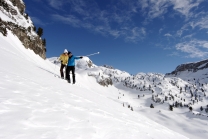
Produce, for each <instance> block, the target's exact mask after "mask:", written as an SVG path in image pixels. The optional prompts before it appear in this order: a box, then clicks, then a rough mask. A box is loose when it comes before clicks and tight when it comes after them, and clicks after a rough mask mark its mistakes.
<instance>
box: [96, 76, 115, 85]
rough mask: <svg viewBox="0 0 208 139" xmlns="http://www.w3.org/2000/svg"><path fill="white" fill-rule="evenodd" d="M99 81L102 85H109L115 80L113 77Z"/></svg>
mask: <svg viewBox="0 0 208 139" xmlns="http://www.w3.org/2000/svg"><path fill="white" fill-rule="evenodd" d="M98 83H99V84H100V85H102V86H107V87H108V85H113V81H112V80H111V78H105V79H102V80H100V81H99V82H98Z"/></svg>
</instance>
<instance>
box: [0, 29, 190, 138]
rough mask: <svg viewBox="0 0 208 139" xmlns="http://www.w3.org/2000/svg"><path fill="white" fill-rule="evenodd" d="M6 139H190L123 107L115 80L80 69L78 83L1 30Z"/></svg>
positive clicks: (0, 109) (0, 128)
mask: <svg viewBox="0 0 208 139" xmlns="http://www.w3.org/2000/svg"><path fill="white" fill-rule="evenodd" d="M0 42H1V45H0V64H1V67H0V76H1V78H0V138H1V139H14V138H15V139H28V138H30V139H38V138H44V139H77V138H79V139H80V138H83V139H115V138H119V139H134V138H135V139H136V138H145V139H148V138H151V139H152V138H155V139H163V138H164V139H175V138H180V139H185V138H186V137H185V136H183V135H180V134H178V133H176V132H174V131H172V130H170V129H168V128H166V127H164V126H162V125H159V124H158V123H156V122H154V121H152V120H150V119H148V118H146V117H144V116H142V115H141V114H139V113H137V112H135V111H131V110H130V109H128V108H126V107H123V105H122V101H120V100H118V99H117V96H118V94H119V90H118V89H117V88H116V87H114V86H109V87H103V86H101V85H99V84H97V82H96V79H95V78H94V77H90V76H88V71H86V70H84V69H78V70H77V71H76V72H77V74H76V78H77V84H76V85H71V84H68V83H67V82H66V81H65V80H61V79H59V78H56V77H54V74H59V67H58V66H55V65H54V64H52V63H51V62H50V61H48V60H43V59H42V58H40V57H39V56H38V55H35V54H34V53H33V52H32V51H31V50H26V49H25V48H24V46H22V44H21V42H20V41H19V40H18V38H17V37H15V36H13V35H12V33H11V32H10V31H8V36H7V37H3V36H2V34H0Z"/></svg>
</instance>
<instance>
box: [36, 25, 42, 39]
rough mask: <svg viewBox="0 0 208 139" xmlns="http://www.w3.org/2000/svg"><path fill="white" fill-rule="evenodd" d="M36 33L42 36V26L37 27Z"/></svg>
mask: <svg viewBox="0 0 208 139" xmlns="http://www.w3.org/2000/svg"><path fill="white" fill-rule="evenodd" d="M37 34H38V36H40V37H41V36H42V35H43V29H42V28H40V27H39V28H38V31H37Z"/></svg>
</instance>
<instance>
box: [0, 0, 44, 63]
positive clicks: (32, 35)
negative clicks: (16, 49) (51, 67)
mask: <svg viewBox="0 0 208 139" xmlns="http://www.w3.org/2000/svg"><path fill="white" fill-rule="evenodd" d="M10 1H11V3H12V4H13V5H10V4H11V3H7V2H6V1H5V0H0V10H1V11H2V13H4V14H5V15H6V16H8V17H9V18H10V19H12V21H13V22H10V21H3V20H2V19H1V18H0V33H2V34H3V35H4V36H6V35H7V30H10V31H11V32H12V33H13V34H14V35H16V36H17V37H18V38H19V40H20V41H21V42H22V44H23V45H24V46H25V48H26V49H28V48H29V49H31V50H33V51H34V52H35V53H36V54H38V55H39V56H40V57H42V58H43V59H45V58H46V46H45V44H44V42H43V40H42V39H41V37H39V36H38V35H37V34H36V32H35V30H34V25H33V24H30V26H28V27H26V26H20V25H18V23H17V21H16V20H17V19H19V18H21V19H22V18H25V21H26V22H27V23H29V18H28V15H27V14H25V13H24V12H25V4H24V3H23V1H22V0H10ZM15 6H16V7H17V8H14V7H15ZM16 9H18V10H19V12H18V11H17V10H16ZM18 14H21V15H18ZM15 16H18V18H15Z"/></svg>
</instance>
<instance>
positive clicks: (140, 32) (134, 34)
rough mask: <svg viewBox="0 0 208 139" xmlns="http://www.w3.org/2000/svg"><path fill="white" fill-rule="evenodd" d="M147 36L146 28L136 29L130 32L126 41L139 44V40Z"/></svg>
mask: <svg viewBox="0 0 208 139" xmlns="http://www.w3.org/2000/svg"><path fill="white" fill-rule="evenodd" d="M145 36H146V30H145V28H138V27H135V28H133V29H131V30H130V31H129V33H128V36H126V40H127V41H132V42H137V41H138V40H140V39H142V38H144V37H145Z"/></svg>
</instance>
